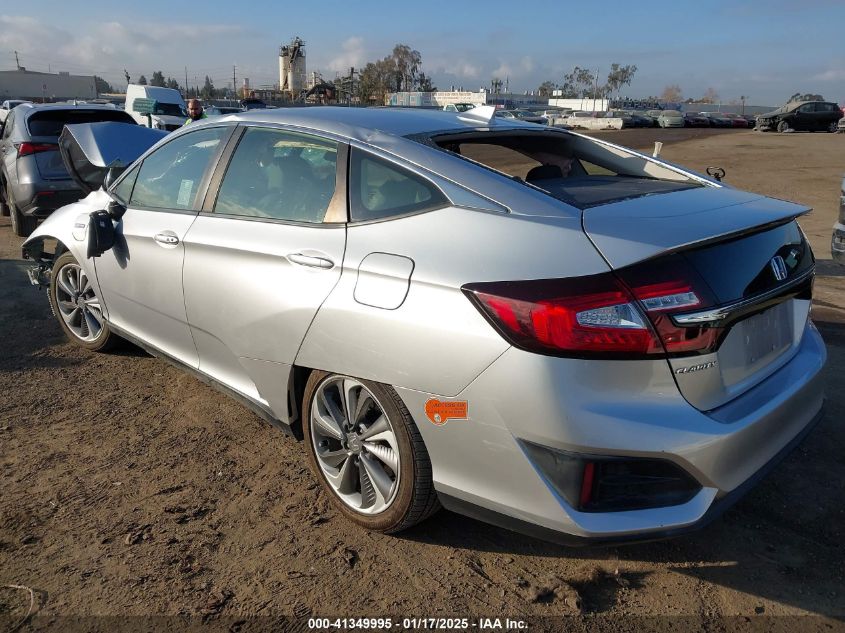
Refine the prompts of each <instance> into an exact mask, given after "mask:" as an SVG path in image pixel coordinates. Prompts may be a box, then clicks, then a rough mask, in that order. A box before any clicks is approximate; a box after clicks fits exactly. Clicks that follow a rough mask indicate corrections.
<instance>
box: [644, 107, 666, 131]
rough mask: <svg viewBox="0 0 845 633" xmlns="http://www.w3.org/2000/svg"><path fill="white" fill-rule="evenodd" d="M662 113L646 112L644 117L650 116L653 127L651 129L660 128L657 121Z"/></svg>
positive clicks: (659, 111) (656, 111)
mask: <svg viewBox="0 0 845 633" xmlns="http://www.w3.org/2000/svg"><path fill="white" fill-rule="evenodd" d="M662 113H663V110H648V111H646V116H650V117H651V118H652V120H653V121H654V125H653V126H652V127H660V123H658V122H657V119H659V118H660V115H661V114H662Z"/></svg>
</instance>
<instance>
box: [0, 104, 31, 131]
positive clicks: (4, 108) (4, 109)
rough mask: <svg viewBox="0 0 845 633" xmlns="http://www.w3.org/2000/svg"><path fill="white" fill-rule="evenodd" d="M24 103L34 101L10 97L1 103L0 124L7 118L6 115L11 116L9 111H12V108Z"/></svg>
mask: <svg viewBox="0 0 845 633" xmlns="http://www.w3.org/2000/svg"><path fill="white" fill-rule="evenodd" d="M22 103H32V102H31V101H25V100H22V99H8V100H6V101H4V102H3V103H2V104H0V125H2V123H3V122H4V121H5V120H6V117H7V116H9V112H11V111H12V108H14V107H16V106H19V105H20V104H22Z"/></svg>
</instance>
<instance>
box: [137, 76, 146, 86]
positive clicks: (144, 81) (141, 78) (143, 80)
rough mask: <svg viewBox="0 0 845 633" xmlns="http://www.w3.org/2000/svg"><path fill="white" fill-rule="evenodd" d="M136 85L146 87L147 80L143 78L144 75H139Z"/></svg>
mask: <svg viewBox="0 0 845 633" xmlns="http://www.w3.org/2000/svg"><path fill="white" fill-rule="evenodd" d="M138 85H140V86H146V85H147V78H146V77H144V75H141V76H140V77H138Z"/></svg>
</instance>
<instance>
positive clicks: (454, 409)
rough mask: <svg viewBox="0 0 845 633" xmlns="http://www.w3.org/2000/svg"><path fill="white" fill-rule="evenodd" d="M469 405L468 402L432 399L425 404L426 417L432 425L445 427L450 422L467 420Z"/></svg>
mask: <svg viewBox="0 0 845 633" xmlns="http://www.w3.org/2000/svg"><path fill="white" fill-rule="evenodd" d="M468 412H469V405H468V404H467V401H466V400H448V401H446V402H443V401H441V400H436V399H435V398H431V399H429V400H427V401H426V403H425V415H426V417H427V418H428V419H429V420H430V421H431V423H432V424H436V425H437V426H443V425H444V424H446V422H447V421H448V420H466V419H467V414H468Z"/></svg>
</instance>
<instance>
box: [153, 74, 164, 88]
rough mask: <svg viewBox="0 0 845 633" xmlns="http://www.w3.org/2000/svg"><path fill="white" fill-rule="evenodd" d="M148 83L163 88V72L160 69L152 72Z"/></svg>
mask: <svg viewBox="0 0 845 633" xmlns="http://www.w3.org/2000/svg"><path fill="white" fill-rule="evenodd" d="M150 85H151V86H158V87H159V88H164V74H163V73H162V72H161V71H160V70H156V71H154V72H153V76H152V78H151V79H150Z"/></svg>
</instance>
